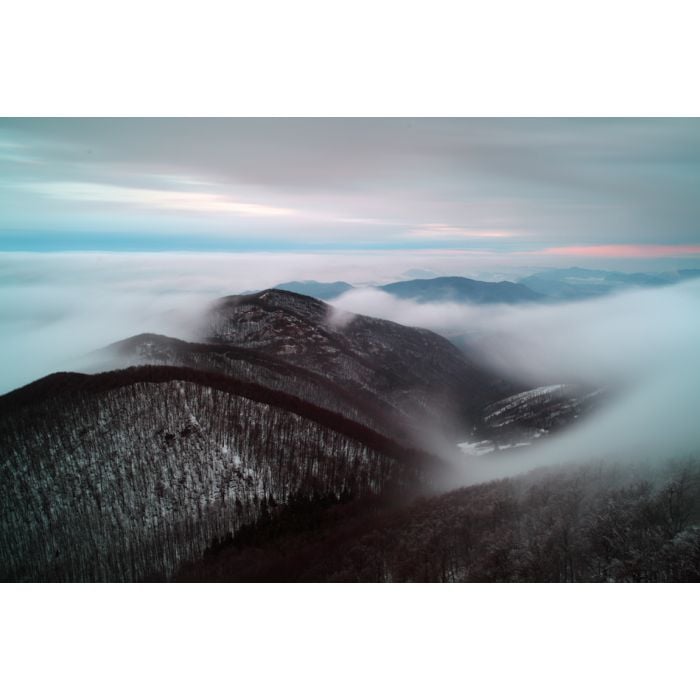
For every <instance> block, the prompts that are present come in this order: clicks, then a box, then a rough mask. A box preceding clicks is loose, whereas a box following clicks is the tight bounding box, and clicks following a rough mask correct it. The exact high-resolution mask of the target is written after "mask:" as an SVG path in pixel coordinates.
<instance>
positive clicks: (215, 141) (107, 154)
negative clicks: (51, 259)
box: [0, 119, 700, 264]
mask: <svg viewBox="0 0 700 700" xmlns="http://www.w3.org/2000/svg"><path fill="white" fill-rule="evenodd" d="M699 125H700V121H698V120H693V119H686V120H683V119H670V120H665V119H628V120H624V119H613V120H604V119H589V120H585V119H584V120H575V119H522V120H518V119H209V120H206V119H205V120H203V119H140V120H139V119H116V120H115V119H94V120H89V119H61V120H53V119H4V120H0V210H2V212H3V216H2V219H1V220H0V249H3V248H4V249H6V250H7V249H15V250H16V249H22V242H23V241H24V245H25V246H26V247H25V248H23V249H24V250H27V249H30V248H32V249H34V248H39V249H52V250H56V249H65V246H66V237H67V236H76V235H79V236H80V237H81V241H82V249H84V250H85V249H95V248H98V249H110V250H124V249H133V247H134V246H140V247H141V248H142V249H148V248H149V247H150V249H162V248H164V247H165V248H169V249H180V250H181V249H191V250H201V249H211V248H212V247H214V246H218V247H219V248H220V249H229V250H238V249H241V247H243V248H245V249H248V250H251V249H257V250H263V249H276V250H281V249H284V250H289V249H294V248H295V247H303V246H305V245H309V246H316V247H317V248H321V247H327V248H328V247H330V248H332V247H337V246H340V245H342V246H345V247H346V248H352V249H364V250H366V249H372V248H402V247H403V248H410V247H414V248H415V247H422V248H428V247H437V248H448V247H455V246H457V247H459V248H461V249H466V250H491V251H495V252H497V253H500V254H501V255H512V254H513V253H526V252H533V251H540V252H541V251H545V250H548V249H549V250H550V252H549V253H545V255H556V256H560V255H562V254H565V255H568V256H569V257H573V256H581V255H585V256H587V257H601V256H602V257H610V256H615V257H619V258H622V259H624V258H627V257H629V256H630V255H639V254H640V252H639V251H646V253H649V254H650V253H651V251H654V252H653V254H654V255H656V256H664V257H683V256H689V255H690V256H697V255H698V250H697V244H698V237H697V225H696V222H697V221H698V220H699V219H700V201H699V200H698V197H697V192H698V191H699V190H700V126H699ZM183 237H185V238H183ZM42 246H43V248H42ZM105 246H106V247H105ZM644 246H646V247H644ZM69 247H74V246H69ZM643 247H644V248H643ZM562 251H565V252H562ZM510 262H511V264H512V263H513V261H512V260H511V261H510Z"/></svg>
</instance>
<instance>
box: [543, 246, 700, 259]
mask: <svg viewBox="0 0 700 700" xmlns="http://www.w3.org/2000/svg"><path fill="white" fill-rule="evenodd" d="M537 252H539V253H545V254H547V255H573V256H581V257H589V258H675V257H681V256H684V255H700V245H590V246H565V247H563V248H545V249H544V250H542V251H537Z"/></svg>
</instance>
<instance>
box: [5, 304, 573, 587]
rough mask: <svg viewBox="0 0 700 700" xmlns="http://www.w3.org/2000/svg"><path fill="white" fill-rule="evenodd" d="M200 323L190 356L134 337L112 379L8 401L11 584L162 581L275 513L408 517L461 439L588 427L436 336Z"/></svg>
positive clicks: (250, 314) (316, 319) (276, 316)
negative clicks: (562, 420)
mask: <svg viewBox="0 0 700 700" xmlns="http://www.w3.org/2000/svg"><path fill="white" fill-rule="evenodd" d="M200 321H201V322H200V330H199V336H200V337H199V339H198V340H197V341H196V342H192V341H189V342H187V341H183V340H180V339H178V338H170V337H166V336H161V335H154V334H142V335H138V336H134V337H132V338H127V339H125V340H122V341H120V342H118V343H115V344H113V345H111V346H109V347H108V348H105V349H103V350H101V351H99V352H97V353H95V354H94V355H93V357H92V358H91V360H92V361H93V363H94V364H99V363H102V364H103V365H104V366H105V367H107V366H109V367H114V366H117V367H120V369H116V370H114V369H113V370H112V371H107V372H99V373H97V374H77V373H58V374H53V375H50V376H48V377H45V378H44V379H41V380H38V381H37V382H34V383H32V384H30V385H28V386H26V387H23V388H21V389H18V390H16V391H13V392H11V393H9V394H6V395H5V396H2V397H0V435H2V436H3V441H2V446H1V448H0V470H2V471H1V473H0V580H6V581H143V580H170V579H172V577H173V576H175V575H176V572H177V571H178V570H180V569H181V567H182V566H184V565H185V563H186V562H188V561H189V562H196V561H198V560H200V559H201V558H202V557H204V556H209V554H210V553H211V551H212V548H213V549H216V548H217V547H220V546H222V547H226V546H227V544H226V543H231V542H233V541H234V540H236V538H240V537H244V536H246V534H245V533H249V534H250V533H251V532H253V531H254V530H255V528H257V527H259V526H260V525H261V524H263V525H264V527H266V528H268V527H269V528H272V529H273V530H274V529H275V528H276V527H278V525H275V523H276V522H277V521H276V520H275V517H276V514H278V513H279V512H281V511H280V509H282V511H283V512H284V513H286V514H287V515H286V516H285V517H286V518H287V520H286V521H285V522H286V523H287V524H288V525H290V526H291V527H293V528H298V527H299V526H300V525H301V524H304V523H306V524H308V523H309V522H311V523H313V522H316V521H317V517H320V516H319V509H322V508H325V507H326V506H329V507H330V506H334V505H341V504H344V505H346V506H348V507H354V508H357V509H359V510H363V509H365V508H370V509H371V507H372V506H371V505H368V504H371V503H374V502H376V499H379V500H380V501H381V502H383V503H394V504H400V503H402V502H405V500H406V499H407V498H410V496H411V494H415V493H416V492H421V493H428V492H429V491H430V489H432V488H435V487H438V486H439V485H440V484H444V483H445V479H446V478H447V477H448V475H449V474H451V472H450V471H449V470H450V469H451V468H452V467H450V466H449V465H450V463H451V462H450V459H451V458H452V457H454V456H456V455H457V452H458V450H457V446H456V445H457V443H458V442H459V440H460V439H462V438H463V437H464V436H466V435H469V436H471V438H470V439H480V440H491V441H492V442H494V443H495V442H496V441H500V443H502V442H503V441H504V440H505V439H506V438H507V437H508V436H510V434H511V433H510V432H509V431H512V430H523V431H529V432H532V431H533V430H535V429H539V428H540V426H542V425H547V426H550V425H551V426H554V425H555V423H556V417H555V418H552V415H554V414H559V413H562V410H563V409H566V410H568V411H569V413H572V412H574V413H575V411H576V410H578V409H577V408H576V406H574V404H571V402H570V400H569V398H568V397H565V396H564V395H563V394H562V395H561V396H560V395H559V393H557V392H551V391H549V392H548V391H540V392H530V394H527V395H524V394H523V393H522V388H520V387H516V386H514V385H512V384H511V383H509V382H505V381H503V380H500V379H499V378H498V377H495V376H494V375H493V374H492V373H491V372H489V371H487V370H485V369H484V368H482V367H481V366H480V365H479V364H478V363H476V362H474V361H472V360H470V359H469V358H468V357H466V356H465V355H464V354H463V353H462V352H460V351H459V350H458V349H457V348H456V347H455V346H454V345H452V344H451V343H450V342H449V341H448V340H446V339H445V338H443V337H441V336H439V335H437V334H435V333H432V332H430V331H427V330H424V329H420V328H410V327H406V326H402V325H400V324H397V323H392V322H390V321H384V320H381V319H376V318H371V317H368V316H361V315H352V314H348V313H345V312H341V311H339V310H338V309H335V308H334V307H332V306H329V305H328V304H325V303H324V302H322V301H319V300H318V299H314V298H311V297H308V296H303V295H299V294H296V293H293V292H288V291H283V290H265V291H263V292H259V293H256V294H250V295H242V296H230V297H224V298H222V299H219V300H217V301H216V302H214V303H213V304H212V305H211V307H210V308H209V310H208V311H207V312H206V313H204V315H203V317H202V318H201V319H200ZM190 330H191V329H190ZM518 392H520V393H518ZM542 397H544V398H542ZM562 407H563V408H562ZM550 414H552V415H550ZM494 416H501V417H504V418H503V420H501V418H499V419H498V420H494ZM547 421H549V422H547ZM500 423H504V425H507V427H506V428H504V427H503V425H500ZM504 431H506V432H508V435H506V432H504ZM474 436H476V437H474ZM500 443H499V444H500ZM428 445H429V446H430V448H428V447H426V446H428ZM433 450H434V451H436V452H437V451H439V454H438V455H436V454H431V452H432V451H433ZM286 526H287V525H285V526H284V527H286ZM280 527H281V526H280ZM207 552H209V554H207Z"/></svg>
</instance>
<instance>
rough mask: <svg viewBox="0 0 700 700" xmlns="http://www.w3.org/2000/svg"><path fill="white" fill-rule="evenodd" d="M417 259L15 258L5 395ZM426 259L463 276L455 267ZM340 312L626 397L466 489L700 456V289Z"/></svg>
mask: <svg viewBox="0 0 700 700" xmlns="http://www.w3.org/2000/svg"><path fill="white" fill-rule="evenodd" d="M423 257H424V258H425V256H423ZM417 262H418V260H417V258H416V257H415V256H411V255H404V254H401V255H389V254H366V255H348V254H337V255H330V254H323V255H320V254H319V255H312V254H308V255H306V254H299V255H289V254H216V255H214V254H185V253H181V254H176V253H168V254H164V253H159V254H88V253H83V254H53V255H40V254H21V255H20V254H12V255H9V254H7V255H4V256H2V258H0V331H1V332H2V337H3V339H4V342H3V344H2V346H1V347H0V360H1V362H0V367H2V370H1V374H0V392H2V393H4V392H6V391H10V390H12V389H15V388H17V387H19V386H22V385H24V384H26V383H29V382H31V381H34V380H36V379H39V378H40V377H42V376H45V375H46V374H49V373H51V372H56V371H65V370H74V371H81V370H85V369H87V368H88V364H87V363H86V356H87V355H88V354H89V353H90V352H92V351H94V350H96V349H98V348H100V347H104V346H105V345H108V344H109V343H112V342H115V341H118V340H121V339H123V338H126V337H129V336H131V335H135V334H137V333H143V332H152V333H162V334H164V335H170V336H174V337H178V338H182V339H184V340H188V339H194V337H195V336H196V333H197V329H198V322H199V320H200V319H201V317H202V315H203V313H204V311H205V309H206V308H207V307H208V305H209V304H210V303H211V302H212V301H213V300H215V299H216V298H217V297H220V296H223V295H226V294H237V293H241V292H244V291H247V290H254V289H262V288H265V287H269V286H274V285H275V284H279V283H281V282H285V281H289V280H292V279H309V278H314V279H318V280H320V281H335V280H340V279H343V280H346V281H349V282H351V283H354V284H369V283H371V282H384V281H389V280H393V279H399V278H401V276H402V274H403V273H404V272H405V271H406V270H409V269H410V268H412V267H416V263H417ZM423 262H424V264H428V265H430V267H431V268H433V269H436V270H437V271H446V270H448V269H449V270H450V271H453V272H458V271H459V270H458V269H457V264H458V263H457V262H455V260H454V257H453V258H452V259H451V260H450V261H449V263H448V262H446V261H445V260H443V259H438V258H433V259H430V260H425V259H424V260H423ZM462 264H463V263H462ZM449 265H452V267H449ZM466 272H467V271H466V270H463V274H464V273H466ZM332 303H333V304H334V305H336V306H337V307H338V308H339V309H341V310H342V311H344V312H350V313H363V314H367V315H370V316H377V317H380V318H385V319H389V320H393V321H396V322H399V323H402V324H406V325H412V326H419V327H424V328H429V329H431V330H434V331H436V332H438V333H441V334H443V335H445V336H447V337H448V338H451V339H452V340H453V342H455V343H456V344H458V345H460V346H462V347H466V349H467V351H468V352H469V353H470V354H472V355H473V356H474V357H476V358H477V359H478V360H480V361H481V362H483V363H486V364H487V365H488V366H489V367H491V368H492V369H493V370H495V371H496V372H497V373H498V374H500V375H502V376H506V377H509V378H511V379H514V380H517V381H519V382H521V383H524V384H527V385H528V386H541V385H545V384H552V383H574V384H586V385H590V386H594V387H610V388H613V389H614V391H613V392H612V396H613V398H612V400H611V401H610V402H609V403H608V404H607V405H606V406H604V407H603V408H601V409H600V410H598V411H597V412H596V413H595V414H594V415H591V416H590V417H589V418H585V419H584V418H582V419H581V422H580V423H579V424H577V425H576V427H575V428H571V429H569V430H567V431H565V432H563V433H561V434H559V435H557V436H553V437H551V438H548V439H547V440H545V441H543V442H542V443H541V444H538V445H537V446H536V447H532V448H527V449H524V450H515V451H508V452H503V453H501V454H499V455H496V456H493V455H492V456H490V457H489V458H488V459H485V458H466V457H465V458H464V461H463V462H460V465H459V468H460V475H461V476H460V478H461V479H462V481H463V482H471V481H478V480H483V479H487V478H493V477H499V476H506V475H510V474H514V473H517V472H521V471H525V470H528V469H531V468H534V467H537V466H542V465H548V464H559V463H563V462H583V461H590V460H596V459H614V460H626V459H627V460H639V459H649V460H656V459H659V460H661V459H666V458H671V457H682V456H684V455H686V454H689V453H695V454H697V453H700V431H699V430H698V426H697V416H698V415H700V372H699V371H698V358H700V323H698V319H699V318H700V282H698V281H695V282H688V283H685V284H682V285H676V286H672V287H663V288H656V289H651V290H641V291H631V292H625V293H620V294H618V295H616V296H609V297H605V298H601V299H596V300H592V301H585V302H576V303H568V304H536V305H519V306H505V305H504V306H500V305H495V306H494V305H489V306H475V305H466V304H455V303H440V304H417V303H414V302H410V301H406V300H400V299H396V298H394V297H391V296H390V295H388V294H385V293H382V292H379V291H376V290H374V289H369V288H364V289H362V288H361V289H356V290H353V291H351V292H349V293H347V294H345V295H343V296H341V297H339V298H338V299H336V300H334V301H333V302H332ZM345 321H347V318H345ZM444 447H445V452H447V451H448V449H447V448H450V449H451V450H452V451H454V446H444Z"/></svg>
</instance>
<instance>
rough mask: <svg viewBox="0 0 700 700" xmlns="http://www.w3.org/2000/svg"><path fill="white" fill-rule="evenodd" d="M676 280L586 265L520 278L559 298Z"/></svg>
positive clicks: (540, 291)
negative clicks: (590, 267)
mask: <svg viewBox="0 0 700 700" xmlns="http://www.w3.org/2000/svg"><path fill="white" fill-rule="evenodd" d="M673 281H677V280H674V279H672V278H666V277H664V276H662V275H652V274H645V273H641V272H636V273H631V274H630V273H625V272H610V271H608V270H588V269H585V268H582V267H569V268H567V269H563V270H560V269H552V270H543V271H542V272H536V273H535V274H533V275H529V276H528V277H523V278H522V279H521V280H520V283H521V284H524V285H526V286H527V287H529V288H530V289H532V290H534V291H535V292H537V293H539V294H542V295H543V296H546V297H551V298H553V299H559V300H577V299H588V298H592V297H598V296H603V295H605V294H610V293H611V292H615V291H621V290H624V289H630V288H640V287H661V286H664V285H666V284H670V283H672V282H673Z"/></svg>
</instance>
